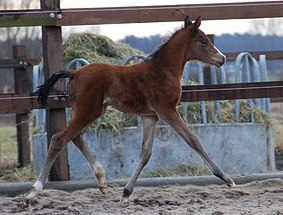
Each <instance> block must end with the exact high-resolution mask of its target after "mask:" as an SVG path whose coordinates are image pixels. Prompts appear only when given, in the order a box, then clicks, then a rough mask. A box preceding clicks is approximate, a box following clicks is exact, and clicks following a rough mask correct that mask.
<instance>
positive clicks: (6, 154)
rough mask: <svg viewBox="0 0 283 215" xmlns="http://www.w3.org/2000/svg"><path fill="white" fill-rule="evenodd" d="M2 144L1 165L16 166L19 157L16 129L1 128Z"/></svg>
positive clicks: (0, 148)
mask: <svg viewBox="0 0 283 215" xmlns="http://www.w3.org/2000/svg"><path fill="white" fill-rule="evenodd" d="M0 143H1V144H0V164H2V163H5V166H15V165H16V164H17V155H18V152H17V131H16V127H13V126H6V127H0ZM1 166H2V165H1Z"/></svg>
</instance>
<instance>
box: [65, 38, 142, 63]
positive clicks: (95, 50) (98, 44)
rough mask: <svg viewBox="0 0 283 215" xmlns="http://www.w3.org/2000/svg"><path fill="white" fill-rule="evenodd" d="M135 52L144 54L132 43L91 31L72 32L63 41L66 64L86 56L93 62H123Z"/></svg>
mask: <svg viewBox="0 0 283 215" xmlns="http://www.w3.org/2000/svg"><path fill="white" fill-rule="evenodd" d="M134 54H143V53H142V52H141V51H139V50H137V49H134V48H132V47H131V46H130V45H128V44H125V43H120V42H114V41H112V40H111V39H109V38H108V37H105V36H102V35H98V34H91V33H74V34H71V35H70V36H69V37H68V38H67V39H66V40H65V41H64V43H63V55H64V64H65V66H67V65H68V63H69V62H70V61H71V60H73V59H75V58H84V59H86V60H88V61H89V62H91V63H96V62H97V63H110V64H120V65H121V64H122V63H123V62H124V61H125V60H126V59H127V58H128V57H130V56H132V55H134Z"/></svg>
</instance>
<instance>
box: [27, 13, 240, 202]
mask: <svg viewBox="0 0 283 215" xmlns="http://www.w3.org/2000/svg"><path fill="white" fill-rule="evenodd" d="M200 24H201V19H200V17H199V18H198V19H197V20H196V21H195V22H194V23H192V22H191V20H190V18H189V17H186V19H185V26H184V27H183V28H182V29H180V30H178V31H176V33H175V34H174V35H173V36H172V37H171V38H170V39H169V40H168V41H167V42H166V43H164V45H162V47H161V48H160V49H159V50H158V51H156V52H155V53H154V54H153V55H151V57H149V58H148V59H147V60H146V61H145V62H143V63H138V64H135V65H131V66H118V65H109V64H103V63H92V64H89V65H87V66H84V67H81V68H79V69H78V70H74V71H60V72H57V73H55V74H53V75H52V76H51V78H49V79H48V80H47V81H46V83H45V84H44V85H42V86H39V90H38V91H37V92H38V95H39V101H40V102H41V103H42V104H46V102H47V97H48V93H49V92H50V90H51V87H52V86H53V85H54V84H55V82H56V81H57V80H58V79H60V78H70V82H69V86H68V92H69V95H70V102H71V106H72V117H71V120H70V123H69V125H68V127H67V128H66V129H64V130H63V131H61V132H59V133H57V134H55V135H54V136H53V137H52V140H51V144H50V147H49V151H48V155H47V158H46V161H45V164H44V167H43V169H42V170H41V173H40V175H39V177H38V179H37V181H36V182H35V183H34V185H33V189H32V191H31V192H30V193H29V195H28V196H27V197H26V198H25V200H24V201H23V207H27V206H28V205H29V203H30V202H31V200H32V199H34V198H35V197H36V195H37V194H38V193H39V192H40V191H41V190H42V189H43V186H44V183H45V181H46V178H47V176H48V173H49V171H50V168H51V166H52V164H53V162H54V160H55V159H56V157H57V155H58V154H59V152H60V151H61V150H62V149H63V148H64V147H66V146H67V143H68V142H69V141H73V142H74V144H75V145H76V146H77V147H78V148H79V149H80V150H81V152H82V153H83V154H84V156H85V157H86V158H87V160H88V161H89V162H90V165H91V166H92V168H93V170H94V172H95V175H96V177H97V179H98V183H99V188H100V190H101V192H102V193H104V194H105V193H106V183H105V173H104V169H103V168H102V166H101V165H100V164H99V162H98V161H97V160H96V159H95V157H94V156H93V155H92V154H91V152H90V150H89V149H88V147H87V146H86V144H85V143H84V142H83V140H82V134H83V132H84V130H85V129H86V128H87V127H88V126H89V125H90V124H92V123H93V122H94V121H95V120H96V119H97V118H99V117H100V116H101V115H102V114H103V113H104V111H105V109H106V107H107V106H108V105H111V106H113V107H115V108H117V109H118V110H120V111H123V112H125V113H128V114H135V115H139V116H141V117H142V128H143V138H142V149H141V152H140V156H139V161H138V163H137V166H136V169H135V171H134V173H133V174H132V176H131V178H130V180H129V182H128V183H127V185H126V186H125V188H124V192H123V196H122V199H121V202H123V203H124V202H128V198H129V196H130V195H131V193H132V192H133V189H134V185H135V183H136V181H137V178H138V176H139V174H140V172H141V171H142V169H143V167H144V166H145V165H146V164H147V162H148V160H149V158H150V156H151V152H152V144H153V138H154V132H155V127H156V123H157V121H158V120H159V119H160V120H162V121H164V122H166V123H168V124H169V125H170V126H171V127H172V128H173V129H174V130H175V131H176V132H177V133H178V134H179V135H180V136H181V137H182V138H183V139H184V140H185V141H186V142H187V144H188V145H189V146H190V147H192V148H193V149H194V150H195V151H196V152H197V153H198V154H199V155H200V156H201V157H202V158H203V159H204V161H205V162H206V163H207V165H208V166H209V168H210V169H211V170H212V172H213V173H214V175H216V176H217V177H219V178H220V179H222V180H223V181H224V182H225V183H226V184H227V185H228V186H230V187H232V186H234V185H235V184H234V182H233V180H232V179H231V178H230V177H229V176H227V175H226V174H225V173H224V172H223V171H222V170H221V169H220V168H219V167H218V166H217V165H216V164H215V163H214V162H213V161H212V160H211V158H210V157H209V156H208V154H207V153H206V152H205V150H204V149H203V148H202V146H201V144H200V142H199V140H198V138H197V137H196V136H195V135H194V133H193V132H192V131H191V129H190V128H189V127H188V126H187V125H186V123H185V122H184V121H183V120H182V119H181V117H180V115H179V114H178V112H177V110H176V105H177V104H178V102H179V101H180V96H181V78H182V75H183V69H184V65H185V63H186V62H187V61H191V60H199V61H202V62H204V63H207V64H212V65H216V66H217V67H220V66H222V64H224V62H225V56H224V55H223V54H222V53H221V52H220V51H219V50H217V49H216V48H215V47H214V46H213V44H212V43H211V42H210V41H209V39H208V38H207V36H206V35H205V34H204V33H203V32H202V31H201V30H200V29H199V26H200Z"/></svg>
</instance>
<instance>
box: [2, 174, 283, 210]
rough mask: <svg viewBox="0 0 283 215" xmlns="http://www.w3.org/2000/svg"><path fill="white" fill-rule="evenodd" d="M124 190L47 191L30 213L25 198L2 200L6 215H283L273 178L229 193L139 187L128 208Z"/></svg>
mask: <svg viewBox="0 0 283 215" xmlns="http://www.w3.org/2000/svg"><path fill="white" fill-rule="evenodd" d="M122 190H123V188H121V187H116V186H113V187H109V188H108V193H107V195H103V194H101V193H100V192H99V191H98V190H97V189H86V190H80V191H74V192H71V193H70V192H64V191H58V190H44V192H43V193H42V194H40V196H39V198H38V199H37V200H36V201H35V202H33V204H32V205H31V206H30V207H29V208H28V209H25V210H23V209H21V207H20V206H19V205H20V201H21V200H22V198H23V195H19V196H17V197H14V198H11V197H0V214H1V215H8V214H9V215H10V214H20V215H24V214H25V215H26V214H33V215H34V214H35V215H37V214H42V215H43V214H44V215H54V214H56V215H57V214H58V215H59V214H62V215H63V214H64V215H65V214H66V215H67V214H68V215H71V214H82V215H88V214H126V215H130V214H150V215H153V214H159V215H166V214H174V215H175V214H188V215H198V214H209V215H223V214H229V215H231V214H232V215H237V214H241V215H248V214H251V215H263V214H265V215H283V180H282V179H272V180H266V181H261V182H252V183H249V184H246V185H241V186H237V187H236V188H232V189H230V188H228V187H226V186H225V185H222V186H219V185H210V186H192V185H187V186H178V185H170V186H161V187H136V189H135V190H134V193H133V194H132V196H131V199H130V203H129V204H128V205H120V203H119V200H120V196H121V194H122Z"/></svg>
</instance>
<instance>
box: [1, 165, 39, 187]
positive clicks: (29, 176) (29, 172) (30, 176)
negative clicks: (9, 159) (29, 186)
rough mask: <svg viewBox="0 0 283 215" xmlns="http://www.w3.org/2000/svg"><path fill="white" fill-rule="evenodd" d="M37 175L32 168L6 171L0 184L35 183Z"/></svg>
mask: <svg viewBox="0 0 283 215" xmlns="http://www.w3.org/2000/svg"><path fill="white" fill-rule="evenodd" d="M36 178H37V175H36V174H35V172H34V170H33V168H32V167H31V166H27V167H22V168H15V169H9V170H6V171H5V172H4V174H3V176H2V177H0V183H11V182H25V181H35V180H36Z"/></svg>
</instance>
